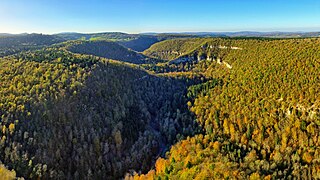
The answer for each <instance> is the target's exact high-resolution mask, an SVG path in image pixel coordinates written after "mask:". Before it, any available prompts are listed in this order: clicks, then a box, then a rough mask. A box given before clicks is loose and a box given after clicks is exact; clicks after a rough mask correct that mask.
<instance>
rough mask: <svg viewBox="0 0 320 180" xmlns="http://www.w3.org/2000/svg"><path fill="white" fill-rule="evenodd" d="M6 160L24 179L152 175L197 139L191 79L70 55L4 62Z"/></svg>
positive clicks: (49, 53) (42, 53)
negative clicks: (178, 146)
mask: <svg viewBox="0 0 320 180" xmlns="http://www.w3.org/2000/svg"><path fill="white" fill-rule="evenodd" d="M0 74H1V76H0V82H1V89H0V100H1V101H0V110H1V111H0V114H1V144H0V151H1V153H0V158H1V162H2V163H4V164H5V165H6V166H7V167H8V169H10V170H11V169H14V170H15V172H16V175H17V177H25V178H31V179H37V178H44V179H48V178H53V179H70V178H71V179H79V178H81V179H82V178H86V179H87V178H88V179H102V178H107V179H111V178H112V179H113V178H120V177H123V176H124V174H125V173H126V172H128V171H129V170H130V169H133V170H136V171H142V172H147V170H149V169H150V166H151V164H152V162H154V159H155V157H156V156H158V155H159V154H161V153H163V152H165V151H166V149H167V148H168V147H169V146H170V145H171V144H173V143H175V142H176V141H177V137H178V138H179V137H180V138H183V136H184V135H192V134H195V133H196V132H197V125H196V123H195V121H194V116H193V115H192V114H191V113H190V112H189V111H188V109H187V105H186V100H187V99H186V97H185V95H186V92H187V89H186V88H187V84H190V83H192V81H189V83H186V80H187V79H185V78H180V79H175V78H170V77H165V76H159V77H158V76H155V75H151V74H149V73H148V72H146V71H145V70H143V69H140V68H139V67H137V66H134V65H128V64H124V63H119V62H116V61H111V60H106V59H103V58H100V57H95V56H88V55H83V56H81V55H74V54H72V53H70V52H67V51H65V50H64V49H63V48H62V49H58V48H47V49H43V50H38V51H34V52H26V53H21V54H18V55H15V56H9V57H5V58H2V59H1V60H0Z"/></svg>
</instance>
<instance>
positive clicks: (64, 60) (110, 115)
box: [0, 33, 320, 179]
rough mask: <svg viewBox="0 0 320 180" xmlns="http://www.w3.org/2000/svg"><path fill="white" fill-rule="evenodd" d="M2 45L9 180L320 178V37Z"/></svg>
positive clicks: (136, 37)
mask: <svg viewBox="0 0 320 180" xmlns="http://www.w3.org/2000/svg"><path fill="white" fill-rule="evenodd" d="M4 36H5V37H0V75H1V76H0V120H1V121H0V122H1V125H0V128H1V131H0V137H1V142H0V152H1V153H0V164H1V167H0V175H1V173H3V174H7V175H8V176H10V177H11V176H12V177H24V178H25V179H206V178H213V179H294V178H298V179H299V178H302V179H307V178H310V177H313V178H319V177H320V171H319V168H320V161H319V160H320V159H319V158H320V149H319V143H320V139H319V137H320V136H319V135H320V134H319V133H320V131H319V126H320V96H319V95H320V88H319V87H320V39H319V38H292V39H287V38H286V39H283V38H279V39H275V38H261V37H258V38H257V37H256V38H254V37H250V38H246V37H241V38H238V37H237V38H230V37H202V36H197V35H190V34H186V35H183V34H156V35H149V34H148V35H147V34H125V33H97V34H80V33H61V34H55V35H35V34H34V35H20V36H17V37H15V36H13V37H12V36H8V35H4ZM25 36H26V37H25ZM7 38H15V40H14V39H7ZM19 38H22V39H26V40H25V41H22V40H20V39H19ZM28 38H30V39H28ZM8 41H10V43H7V42H8ZM2 169H3V170H2Z"/></svg>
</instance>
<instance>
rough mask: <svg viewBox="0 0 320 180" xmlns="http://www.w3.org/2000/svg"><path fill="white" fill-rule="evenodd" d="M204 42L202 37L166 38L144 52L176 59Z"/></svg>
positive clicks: (160, 57) (152, 55)
mask: <svg viewBox="0 0 320 180" xmlns="http://www.w3.org/2000/svg"><path fill="white" fill-rule="evenodd" d="M204 43H205V39H201V38H194V39H188V38H186V39H173V40H165V41H162V42H159V43H156V44H154V45H152V46H151V47H150V48H149V49H147V50H145V51H144V52H143V54H145V55H146V56H149V57H153V58H157V59H163V60H174V59H176V58H178V57H179V56H182V55H185V54H188V53H190V52H192V51H193V50H195V49H196V48H198V47H199V46H201V45H202V44H204Z"/></svg>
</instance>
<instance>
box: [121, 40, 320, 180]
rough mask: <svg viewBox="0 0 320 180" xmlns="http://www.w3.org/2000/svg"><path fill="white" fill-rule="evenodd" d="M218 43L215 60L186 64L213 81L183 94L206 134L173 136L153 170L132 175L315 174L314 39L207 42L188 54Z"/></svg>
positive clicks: (317, 56) (319, 104)
mask: <svg viewBox="0 0 320 180" xmlns="http://www.w3.org/2000/svg"><path fill="white" fill-rule="evenodd" d="M204 42H205V41H204ZM163 43H165V42H163ZM172 43H175V42H170V44H172ZM168 44H169V43H168ZM218 44H220V46H219V47H220V48H218V49H217V50H216V51H215V52H214V53H213V54H215V56H217V57H219V58H216V59H214V58H213V59H210V58H209V60H204V61H201V62H199V63H196V65H195V67H194V68H193V69H192V71H194V72H199V71H200V72H203V73H204V74H205V76H206V77H207V78H212V79H213V81H211V82H210V81H209V82H205V83H203V84H199V85H195V86H192V87H190V88H189V93H188V95H189V96H196V98H195V100H194V101H192V102H190V103H189V106H190V109H191V111H192V112H194V113H195V114H196V116H197V122H198V123H199V125H201V127H202V128H203V130H204V131H205V133H202V134H198V135H196V136H194V137H188V138H187V139H185V140H182V141H180V142H179V143H177V144H176V145H174V146H173V147H172V148H171V150H170V152H168V153H167V154H166V156H165V157H164V158H159V159H158V160H157V162H156V164H155V170H151V171H150V172H149V173H148V174H146V175H141V176H140V177H139V176H138V175H135V176H133V177H134V178H136V179H138V178H146V177H152V178H154V179H157V178H160V179H168V178H169V179H190V178H191V179H205V178H208V177H210V178H214V179H229V178H231V179H249V178H250V179H261V178H265V179H292V178H302V179H311V178H315V179H317V178H319V177H320V171H319V167H320V164H319V157H320V156H319V152H320V149H319V133H320V132H319V125H320V124H319V122H320V99H319V94H320V88H319V87H320V52H319V50H320V48H319V47H320V39H317V38H313V39H290V40H272V39H269V40H268V39H265V40H222V39H220V40H219V39H213V40H207V41H206V44H205V45H204V46H202V47H199V50H196V51H194V52H192V53H195V52H198V53H200V52H202V53H204V55H206V56H209V55H208V54H210V53H211V54H212V49H214V48H212V47H214V46H217V45H218ZM154 46H156V45H154ZM165 46H166V45H164V46H162V47H165ZM232 47H233V48H232ZM236 47H237V48H236ZM160 48H161V47H160ZM181 53H184V52H183V51H181ZM217 59H220V63H219V61H217ZM223 62H227V63H230V64H231V65H232V68H227V67H226V66H225V65H224V64H223ZM131 177H132V176H131ZM127 178H130V176H129V175H128V176H127Z"/></svg>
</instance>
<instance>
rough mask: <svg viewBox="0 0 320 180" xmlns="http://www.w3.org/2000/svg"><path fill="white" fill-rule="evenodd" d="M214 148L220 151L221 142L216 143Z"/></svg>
mask: <svg viewBox="0 0 320 180" xmlns="http://www.w3.org/2000/svg"><path fill="white" fill-rule="evenodd" d="M213 148H214V149H215V150H216V151H220V142H219V141H216V142H214V144H213Z"/></svg>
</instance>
